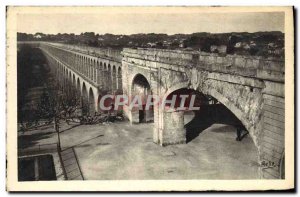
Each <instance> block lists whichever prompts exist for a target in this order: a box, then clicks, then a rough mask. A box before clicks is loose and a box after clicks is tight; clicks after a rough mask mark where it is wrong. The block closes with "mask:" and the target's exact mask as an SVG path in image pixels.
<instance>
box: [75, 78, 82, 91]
mask: <svg viewBox="0 0 300 197" xmlns="http://www.w3.org/2000/svg"><path fill="white" fill-rule="evenodd" d="M76 89H77V91H78V92H79V94H80V95H81V88H80V79H79V77H77V83H76Z"/></svg>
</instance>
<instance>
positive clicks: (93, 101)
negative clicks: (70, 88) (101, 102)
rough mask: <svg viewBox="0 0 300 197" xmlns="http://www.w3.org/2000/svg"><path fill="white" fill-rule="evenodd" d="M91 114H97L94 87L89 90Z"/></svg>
mask: <svg viewBox="0 0 300 197" xmlns="http://www.w3.org/2000/svg"><path fill="white" fill-rule="evenodd" d="M89 115H90V116H94V115H95V97H94V93H93V90H92V88H90V91H89Z"/></svg>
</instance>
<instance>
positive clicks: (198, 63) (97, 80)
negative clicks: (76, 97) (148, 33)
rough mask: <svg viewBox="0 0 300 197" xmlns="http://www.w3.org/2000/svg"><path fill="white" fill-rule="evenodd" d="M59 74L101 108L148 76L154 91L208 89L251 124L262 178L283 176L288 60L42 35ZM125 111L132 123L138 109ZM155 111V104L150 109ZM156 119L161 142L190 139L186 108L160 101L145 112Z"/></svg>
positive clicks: (92, 108) (155, 138) (156, 137)
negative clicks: (92, 43)
mask: <svg viewBox="0 0 300 197" xmlns="http://www.w3.org/2000/svg"><path fill="white" fill-rule="evenodd" d="M38 46H39V47H40V49H41V50H42V51H43V53H44V55H45V56H46V57H47V60H48V62H49V65H50V66H51V67H52V68H53V70H55V71H56V72H57V73H58V74H59V76H60V78H61V77H63V78H66V79H68V80H70V81H71V82H72V83H73V84H74V85H75V86H76V87H77V88H78V89H79V88H80V91H81V95H82V96H83V97H85V98H86V99H87V100H89V101H90V102H89V103H90V106H89V108H90V109H89V110H90V111H91V112H94V111H97V110H99V109H98V104H99V98H100V97H101V96H102V95H104V94H106V93H113V94H126V95H129V96H130V95H133V94H134V89H135V88H134V86H135V81H136V79H137V78H140V80H138V83H141V81H142V83H144V84H145V81H146V83H148V89H147V91H149V92H150V93H152V94H156V95H159V96H165V95H169V94H171V93H172V92H174V91H178V90H181V89H190V90H195V91H198V92H201V93H202V94H204V95H209V96H211V97H213V98H215V99H216V100H218V101H219V102H220V103H222V104H223V105H224V106H225V107H226V108H227V109H229V110H230V111H231V112H232V113H233V114H234V115H235V116H236V117H237V118H238V119H239V120H240V121H241V123H242V124H243V125H244V127H245V128H246V129H247V130H248V131H249V133H250V136H251V137H252V139H253V141H254V144H255V146H256V147H257V151H258V155H259V158H258V162H259V163H262V162H267V163H269V162H271V163H272V162H274V164H275V166H265V167H262V166H261V167H260V175H261V177H262V178H280V177H282V174H283V170H282V168H281V167H280V166H281V164H282V162H283V161H284V159H283V158H284V139H285V138H284V131H285V129H284V127H285V124H284V123H285V110H284V109H285V101H284V97H285V96H284V71H285V65H284V62H283V61H280V60H274V59H263V58H260V57H244V56H235V55H227V56H220V55H218V54H208V53H203V52H191V51H177V50H160V49H129V48H125V49H123V51H114V50H111V49H98V48H91V47H79V46H74V45H65V44H58V43H47V42H41V43H39V45H38ZM124 112H125V114H126V116H127V117H128V119H129V120H130V121H131V122H132V123H138V122H139V111H137V112H136V111H130V110H128V107H126V106H125V107H124ZM148 113H150V112H148ZM144 116H145V119H146V121H151V120H152V121H154V130H153V141H154V142H155V143H157V144H160V145H162V146H164V145H169V144H178V143H185V142H186V131H185V128H184V121H183V112H182V111H176V110H174V111H172V112H171V113H170V111H164V110H163V109H160V108H158V107H154V109H153V113H152V114H147V113H146V114H145V115H144Z"/></svg>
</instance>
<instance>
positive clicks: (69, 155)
mask: <svg viewBox="0 0 300 197" xmlns="http://www.w3.org/2000/svg"><path fill="white" fill-rule="evenodd" d="M60 154H61V159H62V165H63V167H64V170H65V175H66V179H67V180H84V178H83V175H82V172H81V169H80V166H79V163H78V159H77V157H76V153H75V150H74V148H68V149H65V150H63V151H61V153H60Z"/></svg>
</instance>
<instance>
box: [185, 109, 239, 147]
mask: <svg viewBox="0 0 300 197" xmlns="http://www.w3.org/2000/svg"><path fill="white" fill-rule="evenodd" d="M194 113H195V117H194V118H193V120H191V121H190V122H189V123H187V124H186V125H185V129H186V141H187V143H189V142H190V141H192V140H193V139H195V138H196V137H198V136H199V135H200V134H201V133H202V132H203V131H204V130H205V129H207V128H208V127H210V126H211V125H213V124H216V123H218V124H226V125H231V126H235V127H237V126H241V127H243V125H242V123H241V122H240V120H239V119H238V118H237V117H236V116H235V115H234V114H233V113H232V112H231V111H229V110H228V109H227V108H226V107H225V106H224V105H222V104H215V105H203V106H201V109H200V110H198V111H194ZM222 132H223V130H222Z"/></svg>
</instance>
